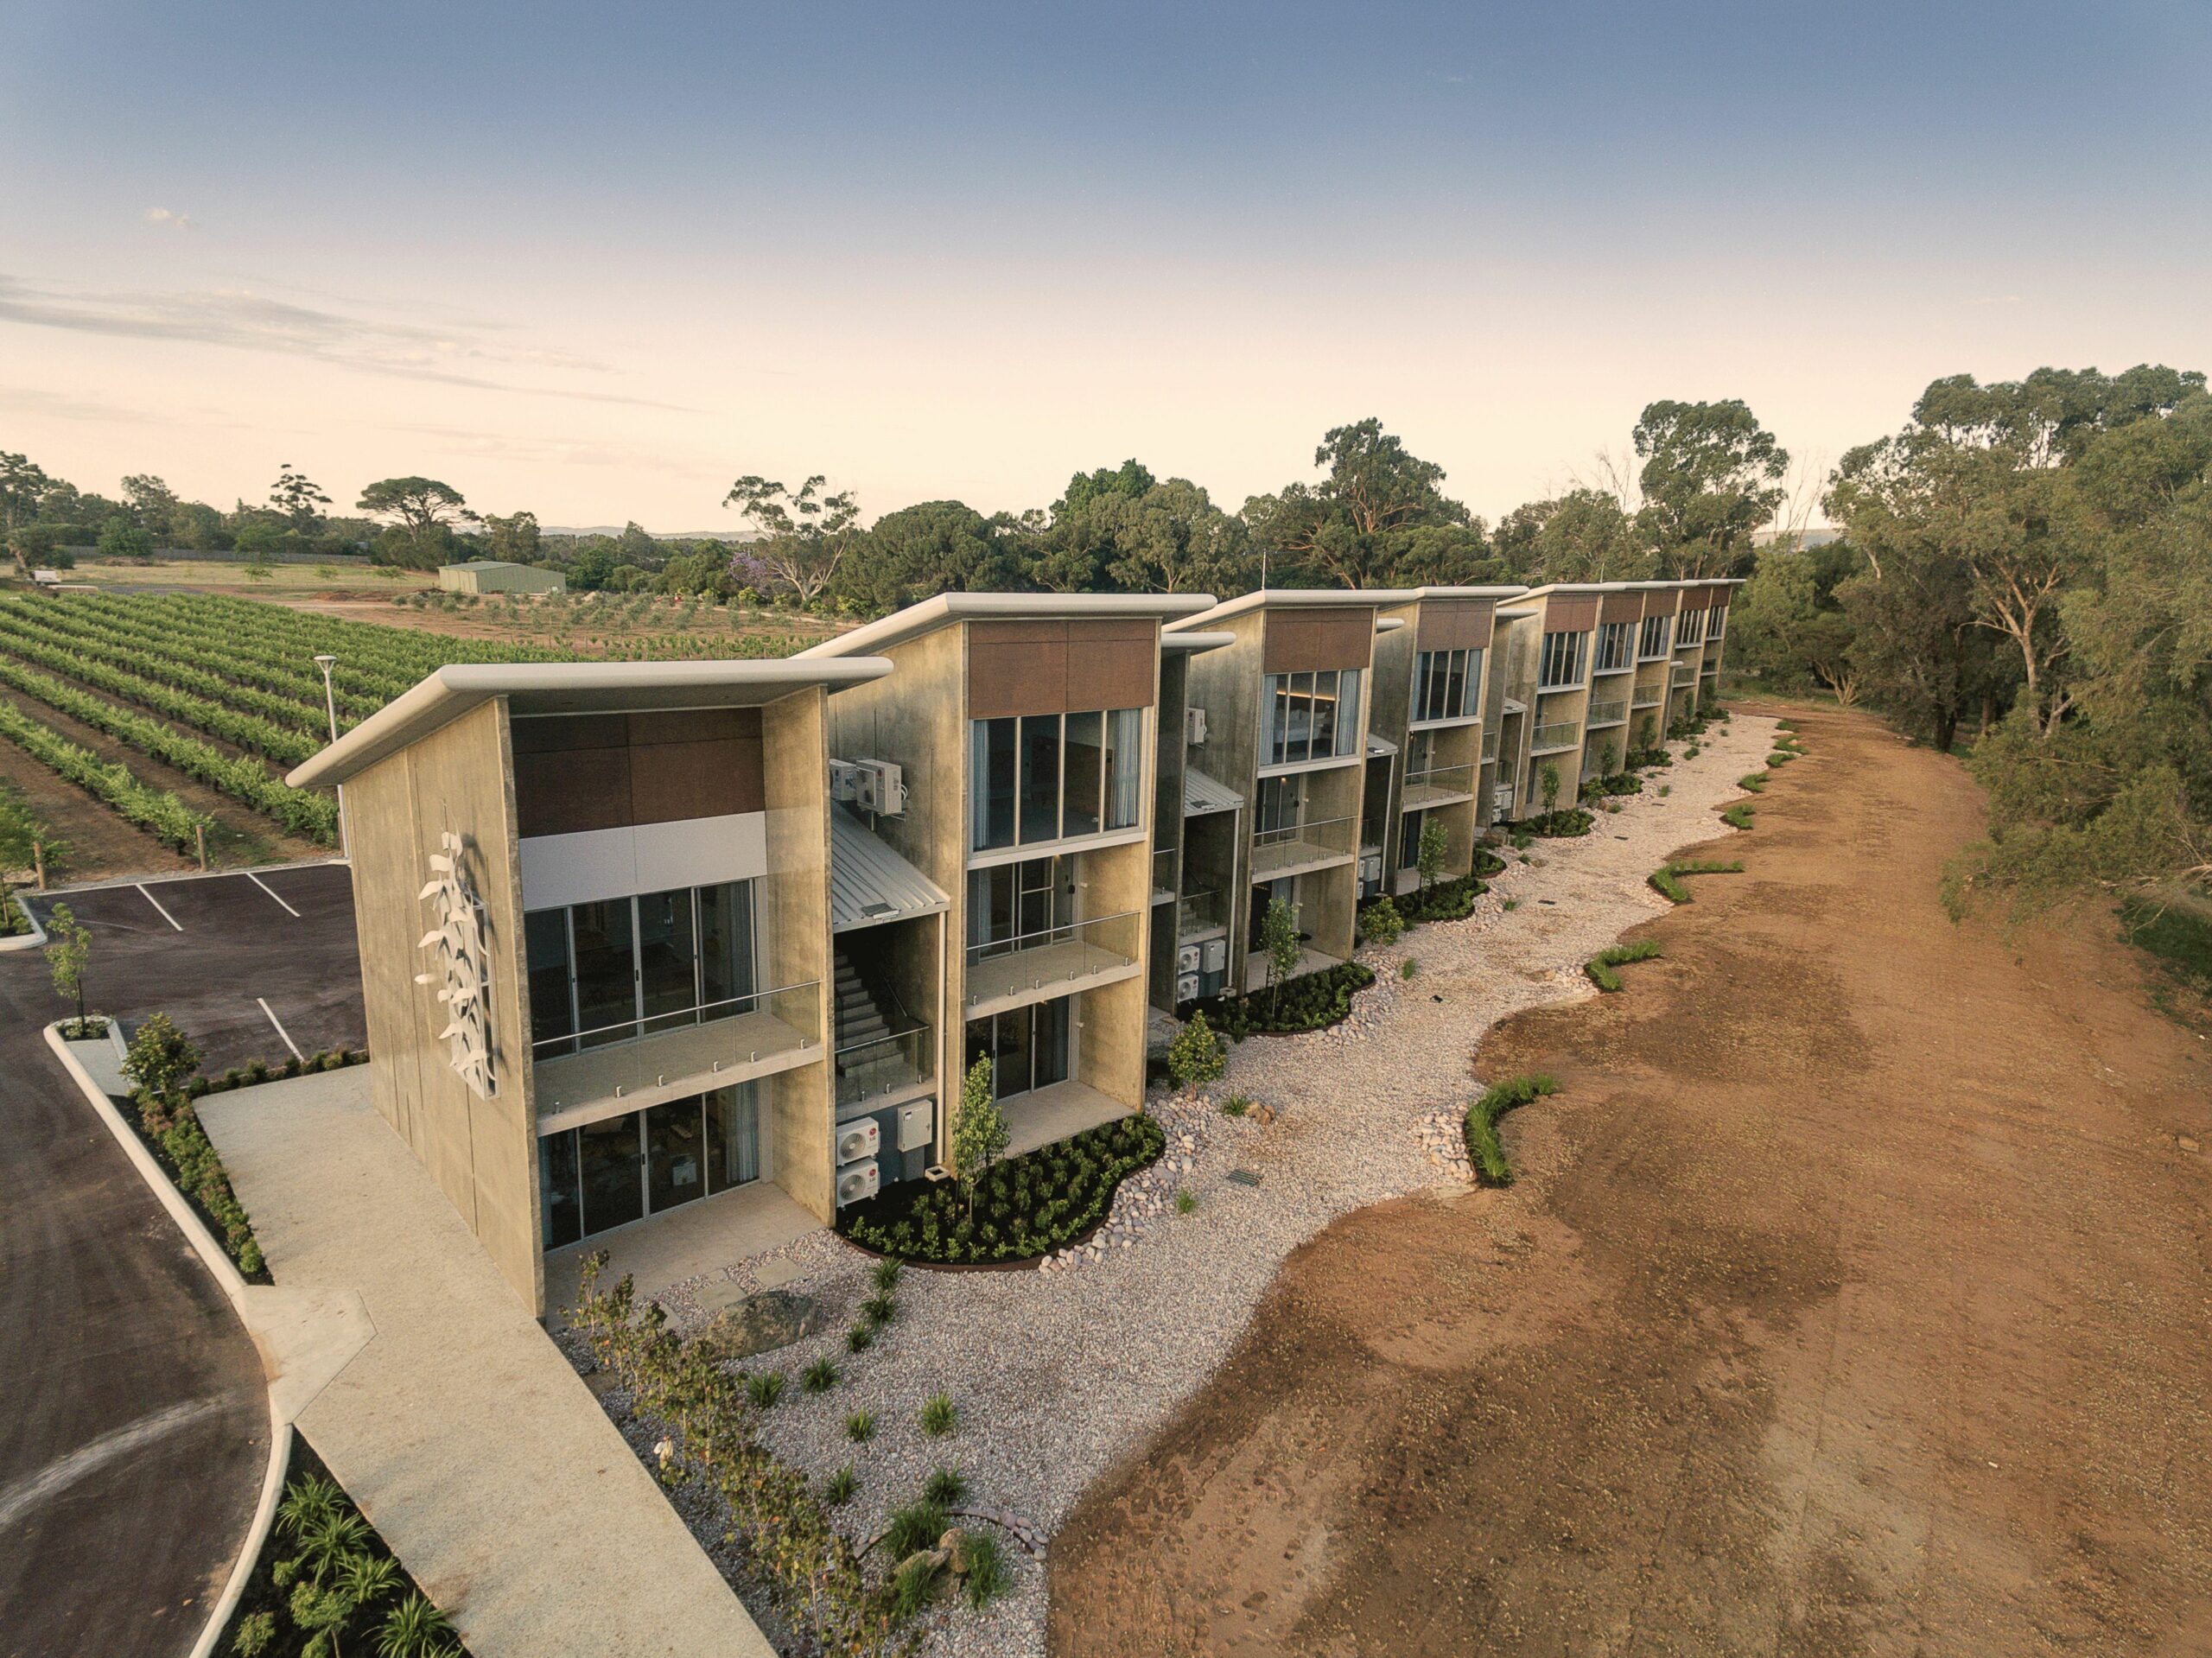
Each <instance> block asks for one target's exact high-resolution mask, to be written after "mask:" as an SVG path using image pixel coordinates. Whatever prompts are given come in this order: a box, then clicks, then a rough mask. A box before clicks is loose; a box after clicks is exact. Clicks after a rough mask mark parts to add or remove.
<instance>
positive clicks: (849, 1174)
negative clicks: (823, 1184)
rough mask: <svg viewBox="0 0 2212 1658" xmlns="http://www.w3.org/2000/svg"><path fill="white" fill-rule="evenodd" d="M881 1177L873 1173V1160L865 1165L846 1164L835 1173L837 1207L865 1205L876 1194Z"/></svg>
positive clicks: (869, 1160)
mask: <svg viewBox="0 0 2212 1658" xmlns="http://www.w3.org/2000/svg"><path fill="white" fill-rule="evenodd" d="M881 1180H882V1177H881V1176H880V1175H879V1174H878V1173H877V1172H875V1159H874V1158H872V1157H871V1158H870V1159H868V1161H867V1162H865V1163H848V1164H846V1165H845V1166H844V1167H843V1168H842V1169H839V1170H838V1171H837V1207H838V1208H840V1209H842V1208H843V1207H844V1206H845V1205H846V1204H858V1203H865V1202H866V1201H867V1200H868V1199H869V1198H870V1197H874V1196H875V1194H876V1190H877V1187H878V1186H879V1185H880V1184H881Z"/></svg>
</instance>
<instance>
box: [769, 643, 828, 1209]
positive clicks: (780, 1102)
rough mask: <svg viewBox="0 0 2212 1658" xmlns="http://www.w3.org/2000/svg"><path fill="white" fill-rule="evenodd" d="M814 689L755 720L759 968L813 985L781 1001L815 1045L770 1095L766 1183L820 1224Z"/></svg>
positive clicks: (824, 785) (822, 849)
mask: <svg viewBox="0 0 2212 1658" xmlns="http://www.w3.org/2000/svg"><path fill="white" fill-rule="evenodd" d="M826 701H827V698H826V697H825V696H824V695H823V691H822V690H821V689H820V688H819V687H818V686H809V687H808V688H807V689H805V690H804V691H798V692H794V693H793V694H792V695H791V696H785V697H783V698H780V699H779V700H778V701H776V702H771V703H769V704H768V705H767V706H766V708H763V709H761V711H760V739H761V777H762V783H763V787H764V790H765V792H766V797H767V816H768V873H766V875H765V876H763V877H762V878H761V881H760V889H761V891H760V916H761V918H762V923H763V924H762V929H761V931H762V934H763V937H762V941H761V943H762V949H761V956H762V969H763V971H764V972H765V974H766V978H767V981H768V988H783V987H785V986H791V985H809V984H810V985H812V986H813V989H812V990H811V991H810V992H805V991H797V992H793V993H791V994H790V995H789V996H787V997H785V998H779V1001H781V1002H783V1003H784V1004H785V1006H783V1007H777V1008H772V1009H771V1010H770V1011H772V1012H777V1013H783V1014H784V1015H785V1017H789V1013H787V1012H786V1009H787V1008H788V1007H791V1006H792V1005H798V1004H804V1005H807V1006H808V1007H809V1008H810V1013H811V1016H812V1020H813V1027H814V1034H815V1035H816V1037H817V1038H818V1039H819V1040H820V1045H819V1047H818V1048H817V1054H816V1058H815V1060H814V1061H813V1063H811V1064H804V1065H800V1066H798V1068H796V1069H795V1070H788V1071H785V1072H782V1073H781V1074H779V1076H777V1077H776V1078H775V1079H774V1083H773V1086H772V1087H771V1088H770V1089H768V1090H767V1095H768V1108H769V1109H768V1117H769V1121H770V1123H771V1126H772V1133H771V1139H770V1147H771V1153H772V1159H773V1162H772V1177H773V1178H774V1180H775V1182H776V1184H777V1185H779V1186H781V1187H782V1188H783V1189H784V1190H785V1191H787V1192H789V1193H790V1194H791V1197H792V1200H793V1201H794V1202H796V1203H797V1204H798V1205H799V1206H800V1207H801V1208H802V1209H804V1210H806V1211H807V1212H808V1213H809V1214H810V1215H812V1216H814V1217H815V1218H816V1219H817V1220H823V1221H827V1220H830V1219H832V1218H834V1217H836V1212H837V1198H836V1147H835V1142H834V1134H835V1128H836V1078H835V1077H834V1075H833V1074H832V1070H831V1067H830V1065H829V1048H830V1045H831V1044H832V1043H834V1042H835V1040H836V1032H835V1031H834V1030H833V1029H832V1028H831V1025H830V1020H831V1012H830V1007H831V1004H830V999H829V991H830V983H829V980H830V973H829V731H828V726H827V721H826V719H825V716H824V712H823V705H824V703H825V702H826Z"/></svg>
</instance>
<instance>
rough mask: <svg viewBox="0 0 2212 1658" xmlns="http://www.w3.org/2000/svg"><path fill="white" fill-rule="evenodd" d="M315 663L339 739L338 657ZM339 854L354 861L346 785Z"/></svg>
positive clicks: (332, 736)
mask: <svg viewBox="0 0 2212 1658" xmlns="http://www.w3.org/2000/svg"><path fill="white" fill-rule="evenodd" d="M337 665H338V658H337V657H332V656H319V657H316V658H315V666H316V667H318V668H320V669H321V670H322V705H323V707H324V708H326V709H327V711H328V712H329V715H330V740H331V741H333V742H336V741H337V740H338V692H337V689H335V688H334V686H333V685H332V684H331V682H330V670H332V669H333V668H335V667H336V666H337ZM338 855H339V856H340V857H341V858H343V859H344V860H345V861H346V862H347V863H351V862H353V834H352V831H351V830H349V829H347V828H346V785H344V784H342V783H341V784H340V785H338Z"/></svg>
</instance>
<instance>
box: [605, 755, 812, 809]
mask: <svg viewBox="0 0 2212 1658" xmlns="http://www.w3.org/2000/svg"><path fill="white" fill-rule="evenodd" d="M824 786H825V787H826V786H827V785H826V783H825V785H824ZM763 800H764V796H763V793H762V790H761V782H760V739H759V738H758V737H753V738H749V739H748V738H743V737H729V738H724V739H722V740H719V741H715V742H704V743H647V744H642V745H640V746H638V747H636V748H633V749H632V750H631V751H630V821H631V822H632V823H641V824H642V823H682V822H683V821H685V820H686V819H689V818H694V817H728V816H733V815H734V814H736V813H739V812H757V811H760V810H764V805H763Z"/></svg>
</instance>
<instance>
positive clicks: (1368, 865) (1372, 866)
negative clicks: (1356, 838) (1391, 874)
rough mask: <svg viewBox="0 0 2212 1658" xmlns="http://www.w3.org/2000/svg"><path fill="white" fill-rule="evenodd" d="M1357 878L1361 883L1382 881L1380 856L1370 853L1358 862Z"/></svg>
mask: <svg viewBox="0 0 2212 1658" xmlns="http://www.w3.org/2000/svg"><path fill="white" fill-rule="evenodd" d="M1359 878H1360V880H1363V881H1379V880H1382V879H1383V854H1381V853H1379V852H1375V853H1370V854H1368V855H1367V856H1365V857H1363V858H1362V859H1361V860H1360V861H1359Z"/></svg>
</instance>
